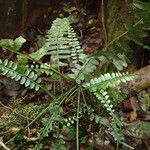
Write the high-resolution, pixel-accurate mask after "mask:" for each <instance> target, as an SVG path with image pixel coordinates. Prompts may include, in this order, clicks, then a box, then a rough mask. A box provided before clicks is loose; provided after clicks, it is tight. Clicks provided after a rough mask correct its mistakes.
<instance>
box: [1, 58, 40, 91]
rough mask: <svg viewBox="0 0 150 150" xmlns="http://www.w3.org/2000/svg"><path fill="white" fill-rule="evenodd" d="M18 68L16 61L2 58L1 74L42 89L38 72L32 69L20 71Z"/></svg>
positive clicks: (30, 86) (32, 87) (36, 88)
mask: <svg viewBox="0 0 150 150" xmlns="http://www.w3.org/2000/svg"><path fill="white" fill-rule="evenodd" d="M17 68H18V66H17V64H15V63H14V62H12V61H8V60H7V59H5V60H4V61H2V60H1V59H0V71H1V72H0V74H2V75H3V76H7V77H9V78H11V79H14V80H15V81H20V84H21V85H23V84H24V85H25V87H29V88H30V89H35V90H36V91H38V90H39V89H40V82H41V78H38V76H37V74H35V72H33V71H31V70H26V71H25V72H24V73H20V72H19V71H18V70H17Z"/></svg>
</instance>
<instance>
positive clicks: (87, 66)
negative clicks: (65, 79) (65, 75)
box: [69, 57, 98, 84]
mask: <svg viewBox="0 0 150 150" xmlns="http://www.w3.org/2000/svg"><path fill="white" fill-rule="evenodd" d="M97 64H98V61H97V60H96V59H95V58H94V57H89V58H86V59H85V63H84V64H83V65H79V64H75V68H73V69H71V71H72V72H73V73H72V74H70V75H69V76H70V77H71V78H74V79H75V80H76V82H77V83H78V84H80V83H81V82H82V81H83V80H84V79H85V77H86V76H87V75H89V74H90V73H92V72H93V71H94V70H95V69H96V65H97Z"/></svg>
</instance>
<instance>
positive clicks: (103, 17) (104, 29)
mask: <svg viewBox="0 0 150 150" xmlns="http://www.w3.org/2000/svg"><path fill="white" fill-rule="evenodd" d="M101 13H102V26H103V32H104V37H105V47H106V46H107V42H108V38H107V32H106V26H105V14H104V0H102V1H101Z"/></svg>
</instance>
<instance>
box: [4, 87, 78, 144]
mask: <svg viewBox="0 0 150 150" xmlns="http://www.w3.org/2000/svg"><path fill="white" fill-rule="evenodd" d="M75 89H76V86H74V87H73V88H71V89H70V90H69V91H68V92H66V93H65V94H63V95H62V96H60V97H59V98H58V99H56V101H59V100H60V99H61V98H62V100H61V101H60V103H59V106H60V105H61V104H62V102H63V101H64V100H65V99H66V98H67V97H70V96H69V94H70V93H72V92H73V91H74V90H75ZM50 105H51V103H50V104H49V105H48V106H47V107H46V108H45V109H44V110H43V111H42V112H41V113H39V114H38V115H37V117H35V118H34V119H33V120H32V121H31V122H30V123H29V124H28V125H27V126H26V127H25V129H27V128H28V127H29V126H30V125H32V124H33V123H34V122H35V121H36V120H38V119H39V118H40V117H41V116H42V115H43V114H44V113H45V112H46V111H47V109H48V108H49V107H50ZM17 136H18V134H16V135H15V136H13V137H12V138H11V139H9V140H8V141H7V142H6V143H5V144H8V143H9V142H11V141H13V140H14V139H15V138H16V137H17Z"/></svg>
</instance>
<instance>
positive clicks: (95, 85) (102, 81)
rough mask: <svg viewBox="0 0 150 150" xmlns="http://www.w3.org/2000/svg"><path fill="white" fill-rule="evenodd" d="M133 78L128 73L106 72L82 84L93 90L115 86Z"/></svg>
mask: <svg viewBox="0 0 150 150" xmlns="http://www.w3.org/2000/svg"><path fill="white" fill-rule="evenodd" d="M133 78H134V76H133V75H129V74H128V73H120V72H117V73H111V74H110V73H106V74H104V75H101V76H100V77H98V78H94V79H91V80H90V82H87V83H85V84H83V87H88V88H90V89H91V90H93V91H97V90H99V89H107V88H109V87H115V86H117V85H119V84H120V83H121V82H124V83H126V82H127V81H131V80H133Z"/></svg>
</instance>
